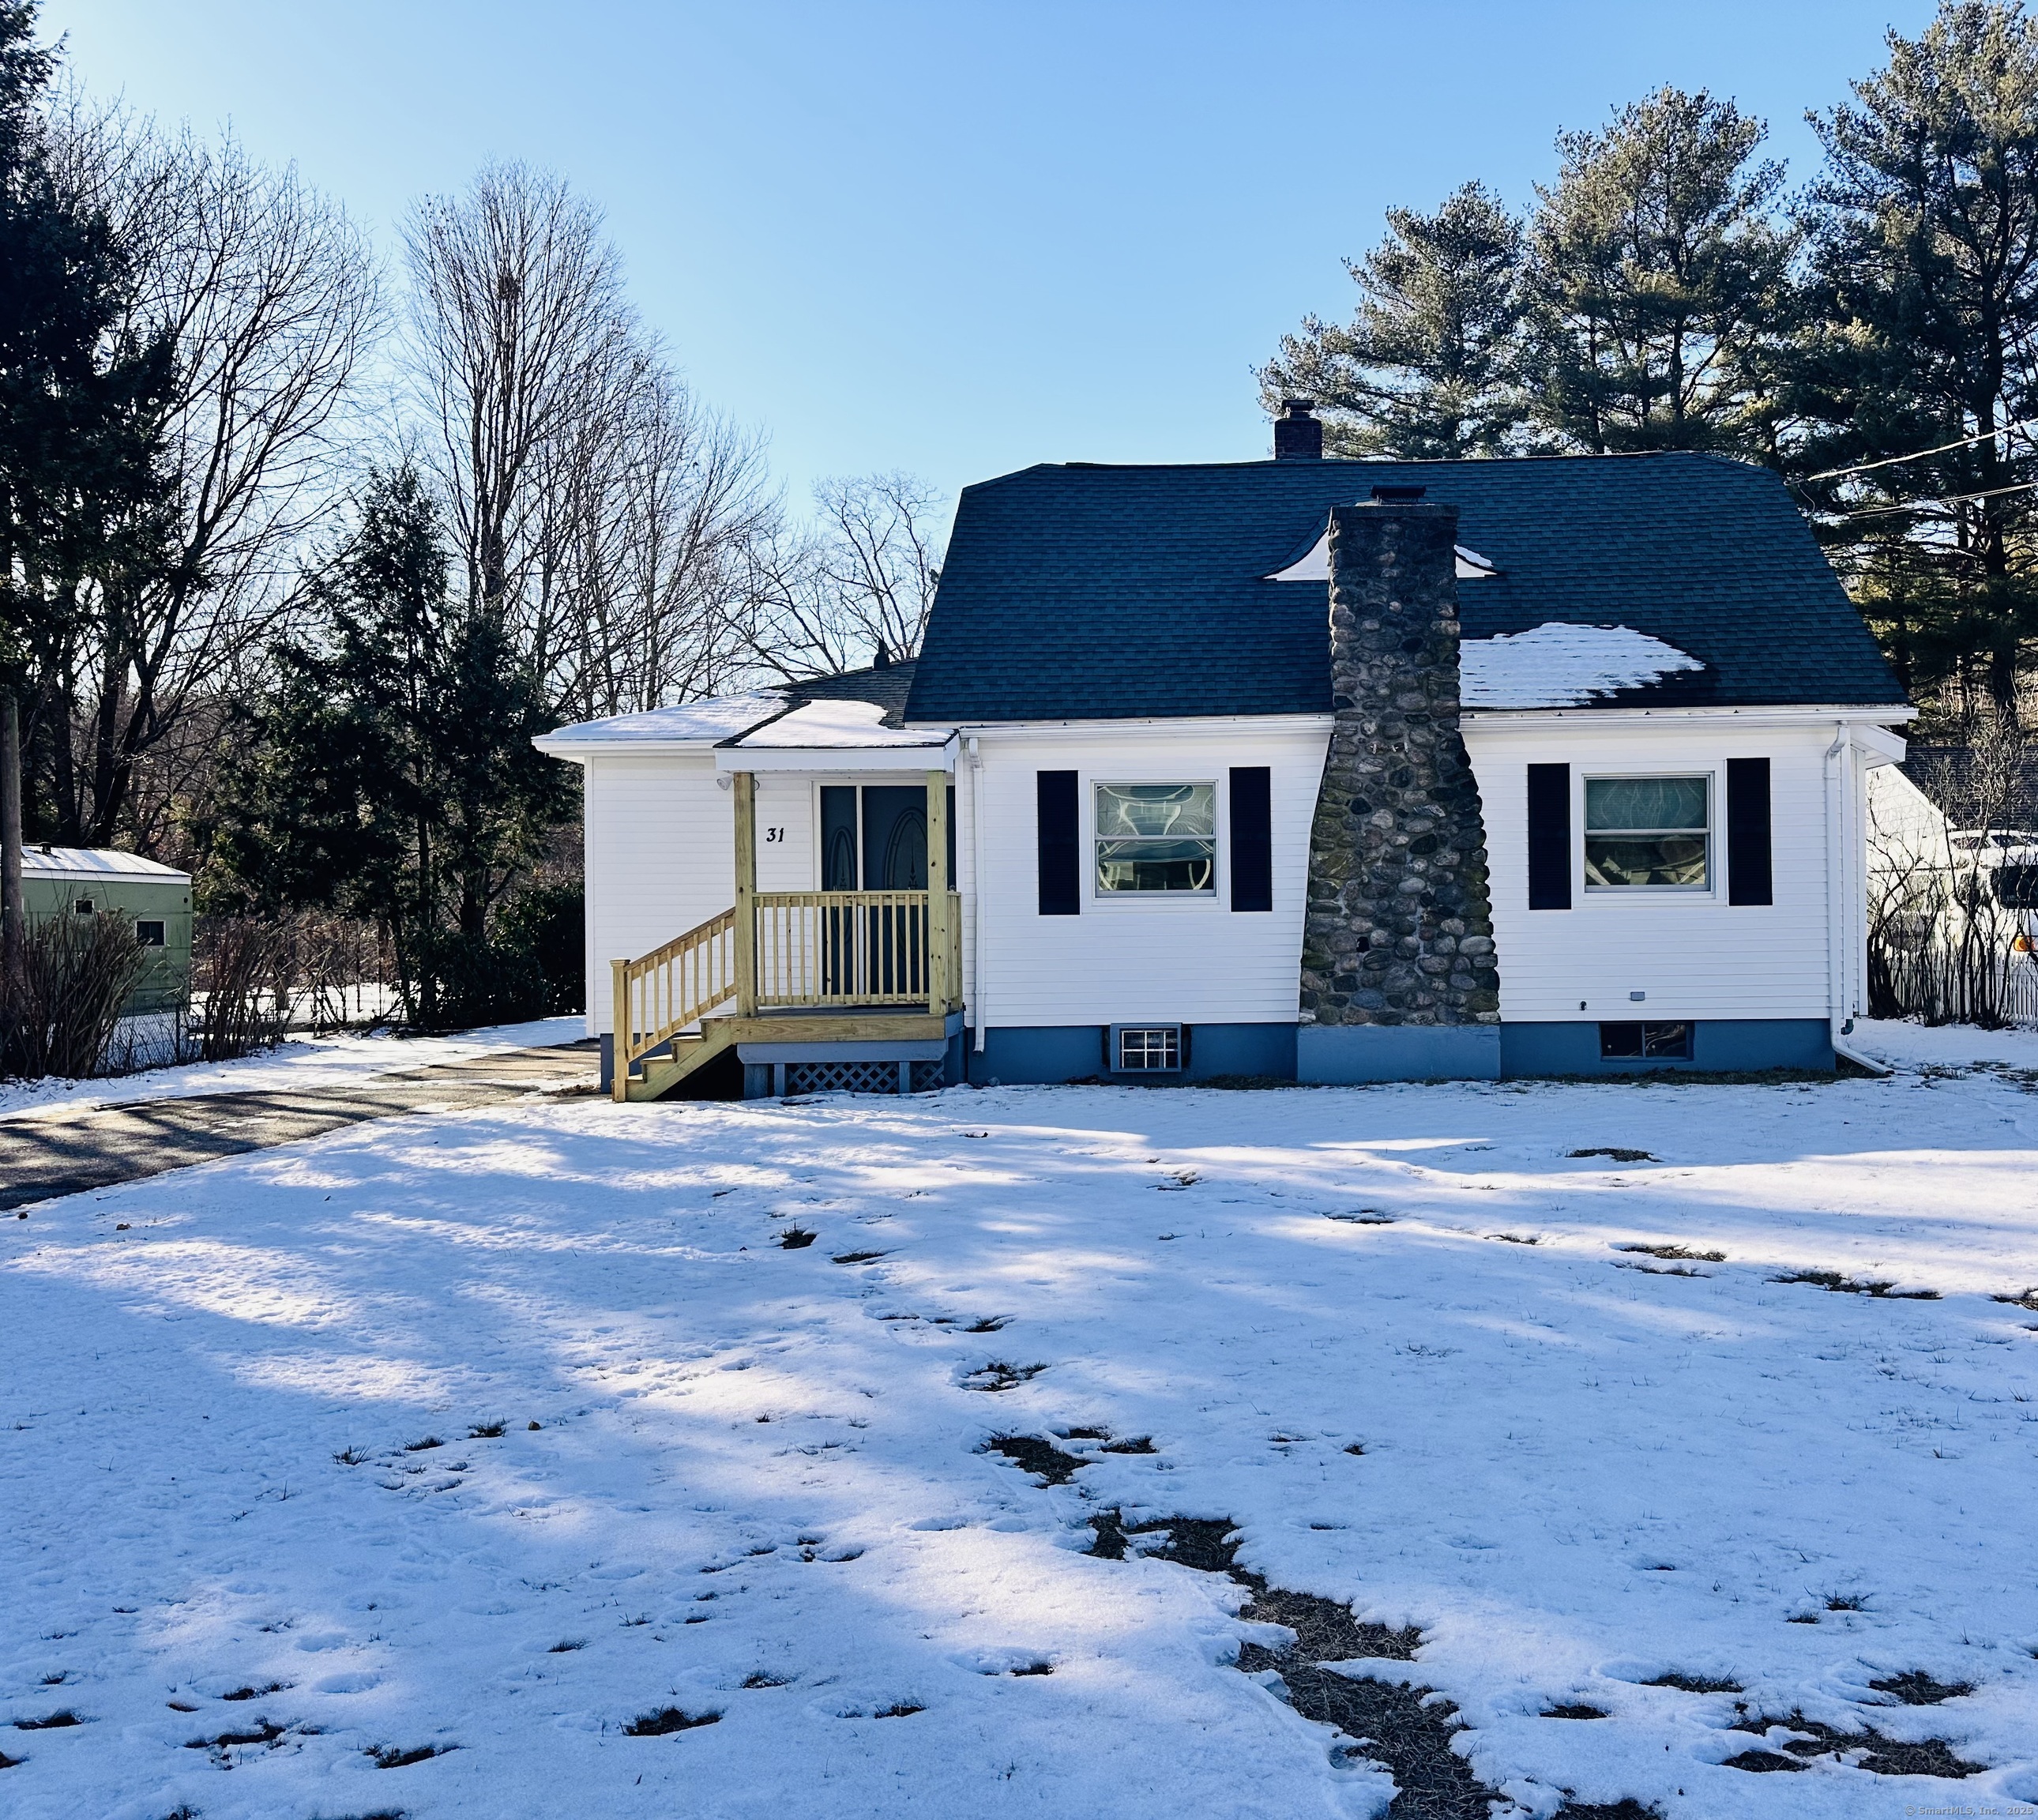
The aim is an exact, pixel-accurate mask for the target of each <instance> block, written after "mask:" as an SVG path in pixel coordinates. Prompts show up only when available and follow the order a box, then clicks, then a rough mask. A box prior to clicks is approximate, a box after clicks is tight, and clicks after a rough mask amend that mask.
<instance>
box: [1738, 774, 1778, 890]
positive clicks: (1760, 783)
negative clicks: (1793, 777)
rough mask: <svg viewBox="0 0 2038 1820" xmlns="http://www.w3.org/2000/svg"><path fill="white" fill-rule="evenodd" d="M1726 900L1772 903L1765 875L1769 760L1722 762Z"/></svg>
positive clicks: (1767, 855)
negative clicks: (1723, 765) (1724, 801)
mask: <svg viewBox="0 0 2038 1820" xmlns="http://www.w3.org/2000/svg"><path fill="white" fill-rule="evenodd" d="M1726 901H1727V902H1728V903H1729V904H1773V903H1775V901H1776V898H1775V892H1774V889H1773V887H1772V885H1771V880H1770V876H1769V760H1767V759H1766V758H1730V759H1729V760H1727V761H1726Z"/></svg>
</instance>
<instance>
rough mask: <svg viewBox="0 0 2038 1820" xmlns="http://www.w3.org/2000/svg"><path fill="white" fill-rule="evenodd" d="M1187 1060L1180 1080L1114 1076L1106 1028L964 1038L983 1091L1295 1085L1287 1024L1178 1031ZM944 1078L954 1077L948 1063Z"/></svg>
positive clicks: (973, 1076)
mask: <svg viewBox="0 0 2038 1820" xmlns="http://www.w3.org/2000/svg"><path fill="white" fill-rule="evenodd" d="M1183 1036H1184V1039H1185V1044H1186V1047H1187V1049H1188V1055H1187V1057H1186V1058H1185V1060H1184V1066H1183V1067H1182V1070H1181V1071H1180V1073H1179V1074H1165V1075H1159V1074H1155V1075H1148V1074H1139V1075H1116V1074H1113V1073H1112V1071H1111V1067H1110V1061H1111V1043H1110V1026H1108V1025H1104V1024H1057V1025H1049V1026H1039V1027H1033V1028H1016V1027H1009V1026H1008V1027H1006V1028H1004V1029H998V1028H995V1027H994V1028H993V1029H990V1030H988V1031H987V1032H986V1033H985V1034H984V1044H983V1048H982V1049H981V1050H980V1051H979V1049H978V1048H976V1047H975V1033H974V1032H971V1033H968V1037H967V1043H968V1067H969V1083H970V1085H971V1086H979V1087H983V1086H990V1084H991V1083H992V1082H993V1081H998V1082H1002V1083H1005V1084H1006V1085H1008V1086H1054V1085H1056V1084H1059V1083H1063V1082H1066V1081H1088V1080H1102V1081H1126V1082H1135V1081H1136V1082H1143V1083H1147V1084H1148V1085H1153V1084H1154V1083H1161V1084H1165V1083H1186V1082H1191V1081H1207V1080H1213V1079H1217V1078H1218V1077H1219V1076H1221V1075H1233V1076H1237V1075H1252V1076H1256V1077H1259V1078H1260V1079H1275V1080H1282V1081H1292V1080H1293V1079H1294V1078H1295V1026H1294V1025H1293V1024H1188V1025H1185V1026H1183ZM949 1079H951V1080H954V1079H960V1076H959V1075H957V1074H956V1072H955V1071H954V1066H953V1063H951V1064H950V1072H949Z"/></svg>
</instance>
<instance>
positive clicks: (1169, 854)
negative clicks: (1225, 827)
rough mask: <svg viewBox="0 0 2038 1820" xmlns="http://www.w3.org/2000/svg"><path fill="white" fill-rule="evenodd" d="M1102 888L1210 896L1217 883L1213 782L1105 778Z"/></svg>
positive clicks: (1100, 815) (1100, 817)
mask: <svg viewBox="0 0 2038 1820" xmlns="http://www.w3.org/2000/svg"><path fill="white" fill-rule="evenodd" d="M1216 889H1217V786H1216V785H1215V784H1214V783H1100V784H1099V785H1098V786H1097V890H1098V891H1099V893H1110V894H1112V895H1113V896H1117V895H1119V894H1120V893H1128V892H1142V893H1144V892H1161V893H1173V894H1175V895H1178V896H1179V895H1202V896H1205V897H1207V896H1209V895H1210V894H1211V893H1213V892H1214V891H1215V890H1216Z"/></svg>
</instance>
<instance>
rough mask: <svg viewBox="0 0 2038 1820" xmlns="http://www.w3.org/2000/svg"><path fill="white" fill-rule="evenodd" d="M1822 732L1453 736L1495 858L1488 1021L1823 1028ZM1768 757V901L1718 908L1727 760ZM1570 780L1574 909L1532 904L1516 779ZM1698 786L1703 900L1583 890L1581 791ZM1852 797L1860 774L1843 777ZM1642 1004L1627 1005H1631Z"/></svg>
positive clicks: (1541, 731)
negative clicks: (1752, 1022) (1695, 780)
mask: <svg viewBox="0 0 2038 1820" xmlns="http://www.w3.org/2000/svg"><path fill="white" fill-rule="evenodd" d="M1832 737H1833V729H1832V726H1826V727H1824V728H1820V727H1816V726H1812V727H1783V728H1761V727H1755V726H1749V727H1738V726H1733V725H1730V724H1729V725H1726V726H1721V725H1720V724H1719V723H1718V722H1710V721H1706V720H1700V719H1690V720H1680V719H1675V718H1665V719H1661V720H1651V721H1646V722H1642V721H1628V720H1623V721H1620V722H1603V723H1601V724H1600V725H1597V726H1595V725H1593V724H1591V722H1589V720H1587V719H1585V718H1584V717H1572V718H1566V719H1553V720H1551V722H1547V723H1545V724H1543V725H1539V726H1532V727H1524V726H1518V725H1517V726H1491V725H1486V726H1482V725H1481V724H1480V722H1479V721H1478V720H1477V719H1472V720H1469V721H1468V722H1467V724H1466V726H1465V745H1466V749H1467V750H1468V753H1470V755H1471V757H1472V770H1473V772H1474V774H1475V775H1476V777H1477V778H1478V779H1479V797H1480V801H1481V803H1482V806H1483V812H1484V815H1485V818H1486V838H1487V853H1488V855H1489V857H1490V860H1491V878H1492V889H1493V918H1494V937H1495V940H1496V942H1497V944H1498V949H1499V958H1500V1009H1501V1017H1502V1021H1503V1022H1509V1023H1516V1022H1540V1021H1546V1020H1588V1021H1589V1020H1597V1019H1600V1018H1612V1017H1619V1018H1645V1017H1646V1018H1666V1019H1685V1018H1824V1017H1826V1016H1827V1015H1828V1000H1829V996H1830V988H1829V970H1828V914H1827V897H1826V889H1827V857H1826V856H1827V841H1826V782H1825V779H1826V771H1825V758H1824V755H1825V752H1826V749H1827V748H1828V745H1830V744H1831V743H1832ZM1729 758H1767V760H1769V783H1770V819H1771V830H1770V840H1771V874H1772V878H1773V882H1774V896H1775V902H1774V903H1773V904H1767V905H1731V904H1729V903H1728V902H1727V893H1726V875H1725V846H1726V832H1725V825H1726V795H1725V791H1726V760H1728V759H1729ZM1531 764H1568V765H1569V766H1570V768H1571V789H1572V813H1571V842H1572V864H1571V876H1572V900H1571V902H1572V908H1570V909H1569V910H1531V909H1529V908H1528V770H1527V768H1528V766H1529V765H1531ZM1623 772H1627V773H1633V772H1659V773H1662V774H1665V775H1669V774H1682V775H1695V774H1699V773H1704V774H1707V775H1710V776H1711V778H1712V779H1713V828H1714V834H1713V879H1714V889H1711V890H1710V891H1709V892H1707V893H1703V894H1699V893H1689V894H1688V893H1669V892H1665V893H1654V892H1646V891H1637V892H1633V893H1628V892H1618V893H1600V892H1587V891H1586V890H1585V889H1583V885H1582V839H1583V819H1584V817H1583V798H1582V788H1583V779H1584V778H1585V776H1586V775H1590V774H1593V773H1604V774H1620V773H1623ZM1850 786H1851V787H1854V788H1858V769H1857V774H1856V776H1855V777H1854V778H1852V779H1850ZM1632 992H1643V993H1646V995H1647V996H1646V999H1642V1000H1640V1001H1636V1000H1634V999H1631V997H1630V996H1629V995H1630V994H1631V993H1632Z"/></svg>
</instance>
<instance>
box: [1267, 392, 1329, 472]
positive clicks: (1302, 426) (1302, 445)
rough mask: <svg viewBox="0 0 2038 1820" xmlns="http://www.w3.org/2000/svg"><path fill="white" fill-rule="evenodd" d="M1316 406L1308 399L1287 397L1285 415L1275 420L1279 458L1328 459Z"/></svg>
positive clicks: (1275, 457) (1277, 457) (1301, 459)
mask: <svg viewBox="0 0 2038 1820" xmlns="http://www.w3.org/2000/svg"><path fill="white" fill-rule="evenodd" d="M1313 411H1314V406H1313V404H1311V402H1310V400H1308V399H1306V398H1284V399H1282V400H1281V415H1279V416H1278V417H1277V418H1275V419H1274V459H1275V461H1322V460H1323V458H1324V427H1323V425H1322V424H1320V423H1318V422H1317V421H1316V418H1315V416H1314V415H1313Z"/></svg>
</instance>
